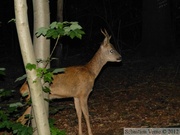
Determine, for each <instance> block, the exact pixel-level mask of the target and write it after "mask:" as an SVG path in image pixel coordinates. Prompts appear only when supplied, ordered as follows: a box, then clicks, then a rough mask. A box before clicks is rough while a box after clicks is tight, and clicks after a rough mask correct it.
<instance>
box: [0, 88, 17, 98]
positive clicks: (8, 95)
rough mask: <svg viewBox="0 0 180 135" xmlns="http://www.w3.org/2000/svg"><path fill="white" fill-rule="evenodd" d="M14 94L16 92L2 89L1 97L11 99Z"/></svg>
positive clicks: (0, 90) (0, 91)
mask: <svg viewBox="0 0 180 135" xmlns="http://www.w3.org/2000/svg"><path fill="white" fill-rule="evenodd" d="M13 92H14V90H5V89H0V97H10V96H12V93H13Z"/></svg>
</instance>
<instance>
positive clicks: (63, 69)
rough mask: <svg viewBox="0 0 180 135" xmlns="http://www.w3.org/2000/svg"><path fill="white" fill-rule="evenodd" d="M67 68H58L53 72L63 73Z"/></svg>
mask: <svg viewBox="0 0 180 135" xmlns="http://www.w3.org/2000/svg"><path fill="white" fill-rule="evenodd" d="M65 69H66V68H56V69H54V70H53V71H52V73H53V74H57V73H62V72H64V71H65Z"/></svg>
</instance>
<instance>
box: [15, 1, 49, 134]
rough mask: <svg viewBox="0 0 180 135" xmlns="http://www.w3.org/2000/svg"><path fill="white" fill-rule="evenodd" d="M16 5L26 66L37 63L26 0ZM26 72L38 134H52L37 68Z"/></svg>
mask: <svg viewBox="0 0 180 135" xmlns="http://www.w3.org/2000/svg"><path fill="white" fill-rule="evenodd" d="M14 6H15V17H16V27H17V33H18V38H19V42H20V48H21V53H22V57H23V62H24V66H26V65H27V64H28V63H31V64H37V63H36V58H35V54H34V51H33V45H32V40H31V36H30V31H29V24H28V17H27V4H26V0H14ZM26 74H27V80H28V84H29V88H30V93H31V99H32V107H33V111H34V114H35V115H34V119H35V122H36V125H37V131H38V134H39V135H50V129H49V123H48V119H47V113H46V109H45V105H44V98H43V94H42V85H41V82H40V79H39V78H37V76H36V75H37V72H36V70H31V71H30V70H28V69H26Z"/></svg>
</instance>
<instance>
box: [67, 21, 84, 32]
mask: <svg viewBox="0 0 180 135" xmlns="http://www.w3.org/2000/svg"><path fill="white" fill-rule="evenodd" d="M70 28H71V30H75V29H82V27H81V26H80V25H79V24H78V22H72V24H71V25H70Z"/></svg>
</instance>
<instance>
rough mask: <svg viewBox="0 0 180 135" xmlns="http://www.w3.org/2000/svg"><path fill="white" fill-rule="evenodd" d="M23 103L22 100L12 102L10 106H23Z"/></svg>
mask: <svg viewBox="0 0 180 135" xmlns="http://www.w3.org/2000/svg"><path fill="white" fill-rule="evenodd" d="M22 106H23V104H22V103H21V102H16V103H11V104H10V105H9V107H22Z"/></svg>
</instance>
